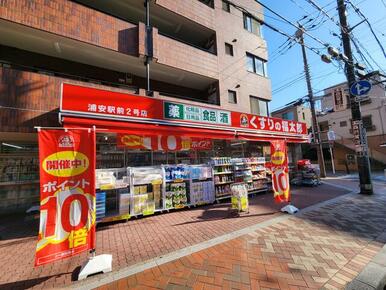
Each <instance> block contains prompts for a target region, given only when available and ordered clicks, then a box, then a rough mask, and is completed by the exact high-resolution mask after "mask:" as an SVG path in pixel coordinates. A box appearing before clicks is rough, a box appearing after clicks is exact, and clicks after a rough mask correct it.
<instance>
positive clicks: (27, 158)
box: [0, 142, 39, 183]
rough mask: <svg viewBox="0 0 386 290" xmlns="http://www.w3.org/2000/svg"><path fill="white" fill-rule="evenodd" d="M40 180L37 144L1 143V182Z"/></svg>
mask: <svg viewBox="0 0 386 290" xmlns="http://www.w3.org/2000/svg"><path fill="white" fill-rule="evenodd" d="M38 180H39V156H38V146H37V144H25V143H18V142H16V143H15V142H2V143H0V183H19V182H27V181H28V182H30V181H38Z"/></svg>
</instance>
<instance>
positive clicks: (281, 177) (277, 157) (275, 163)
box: [270, 140, 291, 203]
mask: <svg viewBox="0 0 386 290" xmlns="http://www.w3.org/2000/svg"><path fill="white" fill-rule="evenodd" d="M270 169H271V171H272V188H273V194H274V199H275V201H276V202H279V203H280V202H288V201H290V199H291V196H290V184H289V173H288V158H287V144H286V142H285V141H284V140H274V141H271V163H270Z"/></svg>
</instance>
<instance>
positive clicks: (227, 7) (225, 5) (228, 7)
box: [222, 0, 231, 12]
mask: <svg viewBox="0 0 386 290" xmlns="http://www.w3.org/2000/svg"><path fill="white" fill-rule="evenodd" d="M222 10H224V11H226V12H231V5H230V4H229V2H227V1H224V0H223V1H222Z"/></svg>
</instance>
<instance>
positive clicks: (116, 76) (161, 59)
mask: <svg viewBox="0 0 386 290" xmlns="http://www.w3.org/2000/svg"><path fill="white" fill-rule="evenodd" d="M57 1H58V3H60V5H56V6H55V5H49V3H50V2H47V1H43V0H40V1H39V0H37V1H34V3H33V4H31V7H30V6H28V7H23V9H24V10H23V12H21V11H20V10H21V9H22V7H21V6H16V7H11V6H12V5H10V4H9V6H7V5H8V4H7V5H5V6H4V7H1V9H2V11H4V12H5V13H1V15H0V34H1V36H2V37H1V38H0V47H2V52H4V53H2V55H1V58H0V61H1V62H5V63H10V64H13V65H16V66H20V65H23V66H29V68H28V69H31V67H32V70H34V71H38V70H44V71H49V72H50V73H54V74H58V75H73V76H74V77H75V78H76V79H87V80H90V79H91V80H92V81H97V82H101V83H113V84H114V85H118V86H119V85H122V81H121V80H123V82H126V81H125V79H128V80H129V81H128V82H127V84H129V85H133V86H136V87H137V88H144V87H145V81H144V79H145V77H146V73H145V72H146V71H145V66H144V64H143V58H142V57H140V56H141V55H142V53H143V49H144V47H143V44H144V33H142V32H143V31H144V30H143V29H142V28H144V25H143V23H139V24H138V25H137V24H133V23H130V22H127V21H123V20H121V19H118V18H115V17H113V16H110V15H107V14H104V13H101V12H99V11H96V10H95V9H91V8H89V7H86V6H84V5H80V4H78V3H75V2H71V1H64V0H57ZM95 2H97V1H95ZM114 3H115V2H114ZM141 3H142V2H141ZM200 5H201V3H200ZM112 6H113V5H112ZM204 6H205V5H204ZM142 8H143V7H142ZM207 9H210V8H208V7H207ZM59 10H60V11H59ZM21 15H26V17H21ZM41 15H44V17H42V16H41ZM203 35H205V33H203ZM154 38H155V39H154V41H155V46H156V47H155V50H156V52H155V57H156V59H155V61H154V62H153V63H152V64H151V79H152V89H153V90H157V89H159V90H160V91H161V89H162V91H165V92H168V93H170V92H174V93H175V92H177V94H178V95H182V96H185V95H187V96H188V97H189V98H193V99H196V100H200V101H209V100H208V94H207V93H205V92H206V91H208V89H209V88H211V87H213V86H214V85H215V84H216V83H217V82H218V78H217V75H216V71H217V57H216V56H215V55H214V54H212V53H209V52H206V51H205V50H203V49H202V48H201V47H198V48H196V47H194V46H192V45H189V44H186V43H183V42H180V41H177V40H175V39H173V38H171V37H168V36H165V35H162V34H159V33H158V30H157V29H154ZM157 39H158V41H157ZM196 40H198V39H196ZM157 44H158V45H157ZM171 48H173V50H172V49H171ZM174 48H175V49H174ZM192 59H195V60H196V61H191V60H192ZM165 88H166V89H165ZM211 102H212V101H211ZM213 102H215V103H216V102H218V100H215V101H213Z"/></svg>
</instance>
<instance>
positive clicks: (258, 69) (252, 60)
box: [247, 52, 267, 77]
mask: <svg viewBox="0 0 386 290" xmlns="http://www.w3.org/2000/svg"><path fill="white" fill-rule="evenodd" d="M247 70H248V71H249V72H253V73H256V74H258V75H261V76H265V77H266V76H267V62H266V61H265V60H263V59H261V58H259V57H257V56H255V55H253V54H250V53H248V52H247Z"/></svg>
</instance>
